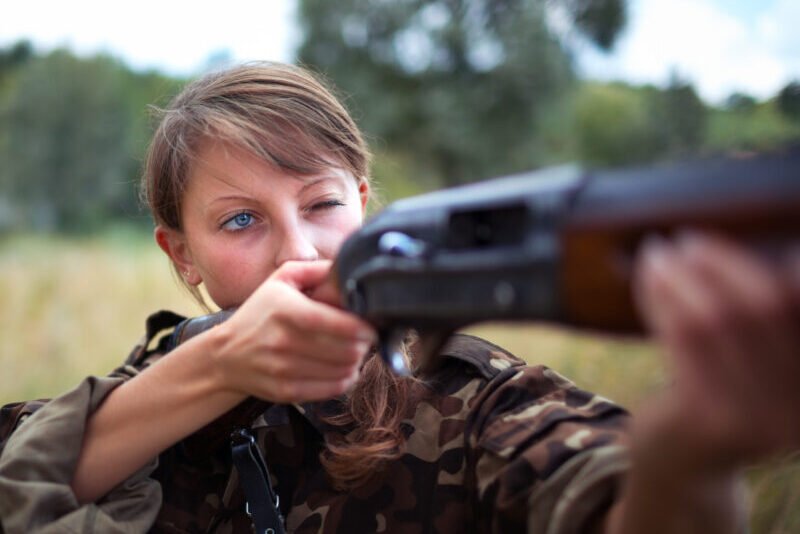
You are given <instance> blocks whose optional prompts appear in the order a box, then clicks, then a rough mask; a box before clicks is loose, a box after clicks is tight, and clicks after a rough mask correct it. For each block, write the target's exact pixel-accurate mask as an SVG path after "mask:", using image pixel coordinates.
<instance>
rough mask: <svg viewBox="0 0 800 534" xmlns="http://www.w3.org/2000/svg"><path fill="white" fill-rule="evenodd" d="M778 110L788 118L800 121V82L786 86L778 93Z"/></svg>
mask: <svg viewBox="0 0 800 534" xmlns="http://www.w3.org/2000/svg"><path fill="white" fill-rule="evenodd" d="M778 108H779V109H780V110H781V112H782V113H783V114H784V115H786V116H787V117H789V118H791V119H793V120H796V121H800V82H799V81H796V80H795V81H792V82H789V83H788V84H786V86H785V87H784V88H783V89H781V91H780V92H779V93H778Z"/></svg>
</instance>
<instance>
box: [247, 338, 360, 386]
mask: <svg viewBox="0 0 800 534" xmlns="http://www.w3.org/2000/svg"><path fill="white" fill-rule="evenodd" d="M359 350H360V351H359V352H357V353H354V352H352V351H351V352H348V353H346V354H341V353H340V354H333V353H332V352H328V353H327V354H328V359H325V358H319V357H318V355H314V357H312V356H310V355H308V354H304V353H301V352H297V351H291V352H272V353H270V354H269V355H264V357H263V358H259V359H258V360H256V367H255V369H254V372H255V373H256V374H259V375H262V376H268V377H270V378H275V379H280V380H301V379H307V380H341V379H344V378H347V377H348V376H350V375H352V374H353V372H354V371H356V370H357V369H358V368H359V367H360V363H361V361H362V359H363V358H364V357H365V356H366V355H367V353H368V352H369V347H368V346H366V345H364V347H363V348H361V349H359Z"/></svg>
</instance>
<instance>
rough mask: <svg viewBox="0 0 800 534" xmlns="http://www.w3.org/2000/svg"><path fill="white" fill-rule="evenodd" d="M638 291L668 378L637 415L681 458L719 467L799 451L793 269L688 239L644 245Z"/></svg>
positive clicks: (799, 346) (798, 300)
mask: <svg viewBox="0 0 800 534" xmlns="http://www.w3.org/2000/svg"><path fill="white" fill-rule="evenodd" d="M636 284H637V286H636V287H637V295H638V300H639V304H640V308H641V310H642V311H643V313H644V315H645V317H646V320H647V322H648V324H649V326H650V328H651V330H652V333H653V335H654V336H655V339H656V341H657V342H658V343H659V344H660V345H661V347H662V348H663V350H664V351H665V353H666V355H667V357H668V359H669V364H670V366H671V371H672V378H673V380H674V384H673V385H672V387H671V388H670V389H669V390H668V391H667V392H666V393H665V394H664V395H663V396H662V397H661V398H660V399H658V400H657V401H656V402H655V403H653V405H651V406H650V408H649V411H645V412H644V413H643V414H642V415H643V416H644V417H647V416H650V417H652V418H653V421H654V422H656V421H657V422H658V423H659V424H663V425H665V427H662V431H663V430H666V429H668V430H669V438H668V443H669V444H670V447H672V448H673V449H675V448H679V449H681V450H680V455H681V460H686V461H688V462H689V463H690V464H691V467H692V469H693V470H695V472H696V470H701V471H703V470H717V469H718V470H725V469H731V468H736V467H739V466H742V465H745V464H747V463H752V462H755V461H758V460H761V459H764V458H765V457H767V456H769V455H772V454H775V453H780V452H785V451H788V450H792V449H797V448H800V262H798V261H796V259H794V260H792V259H788V258H785V259H784V262H783V263H782V264H780V265H777V264H776V265H773V264H768V263H767V262H766V261H763V260H762V259H761V258H759V257H756V256H755V255H754V254H752V253H750V252H749V251H746V250H744V249H743V248H741V247H739V246H737V245H735V244H733V243H731V242H729V241H726V240H724V239H722V238H719V237H712V236H707V235H700V234H686V235H684V236H682V237H680V238H679V239H678V240H677V242H675V243H674V244H670V243H667V242H657V243H651V244H650V246H648V247H646V250H645V251H644V253H643V255H642V258H641V263H640V270H639V272H638V277H637V281H636ZM643 426H644V425H642V426H640V428H642V427H643ZM665 437H666V436H665ZM677 452H678V451H673V454H676V453H677Z"/></svg>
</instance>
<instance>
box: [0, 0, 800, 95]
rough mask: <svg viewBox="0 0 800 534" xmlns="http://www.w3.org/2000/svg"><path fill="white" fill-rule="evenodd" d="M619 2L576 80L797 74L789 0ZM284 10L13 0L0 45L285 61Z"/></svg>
mask: <svg viewBox="0 0 800 534" xmlns="http://www.w3.org/2000/svg"><path fill="white" fill-rule="evenodd" d="M192 5H193V6H199V7H193V8H190V7H189V6H192ZM628 5H629V21H628V25H627V27H626V29H625V31H624V32H623V34H622V35H621V36H620V38H619V40H618V41H617V43H616V46H615V47H614V49H613V51H612V53H610V54H606V53H601V52H599V51H598V50H596V49H595V48H594V47H592V46H590V45H588V44H587V43H585V42H580V41H576V42H574V43H573V46H574V47H575V57H576V65H577V68H578V70H579V72H580V73H581V74H582V75H583V76H584V77H588V78H593V79H601V80H624V81H628V82H632V83H654V84H658V85H663V84H664V83H665V82H666V81H667V80H668V79H669V77H670V74H671V73H672V72H676V73H678V74H679V75H680V76H681V77H682V78H684V79H688V80H690V81H691V82H692V83H694V84H695V86H696V88H697V89H698V92H699V93H700V95H701V96H702V97H703V98H704V99H705V100H707V101H709V102H712V103H721V102H723V101H724V99H725V98H726V97H727V96H728V95H730V94H731V93H732V92H734V91H739V92H744V93H747V94H750V95H752V96H755V97H756V98H759V99H764V98H769V97H771V96H773V95H775V94H776V93H777V92H778V91H779V90H780V89H781V87H783V86H784V85H786V83H788V82H789V81H791V80H793V79H800V31H798V30H796V28H798V27H800V1H798V0H730V1H725V0H629V4H628ZM212 6H213V7H212ZM295 10H296V0H226V1H225V2H215V3H213V4H212V3H205V2H193V3H189V2H185V1H184V2H178V1H168V0H161V1H158V2H156V1H155V0H138V1H137V2H135V3H134V2H124V3H122V2H107V1H105V2H101V1H100V0H70V1H69V2H63V1H60V0H41V1H38V2H14V3H13V4H11V5H10V6H6V7H5V8H4V9H3V15H2V18H0V46H7V45H8V44H10V43H13V42H15V41H17V40H18V39H21V38H27V39H29V40H31V41H32V42H33V43H34V46H35V47H36V48H37V50H41V51H45V50H49V49H52V48H54V47H57V46H68V47H69V48H71V49H72V50H73V51H75V52H76V53H78V54H84V55H89V54H93V53H95V52H98V51H104V52H108V53H111V54H112V55H115V56H118V57H120V58H121V59H123V60H124V61H125V62H126V63H128V64H129V65H131V66H132V67H134V68H137V69H147V68H155V69H159V70H162V71H165V72H168V73H170V74H177V75H191V74H195V73H198V72H201V71H202V70H203V68H204V67H205V66H206V65H207V64H208V62H209V58H211V57H213V56H215V55H216V56H217V57H227V58H230V59H232V60H234V61H247V60H253V59H270V60H276V61H292V60H293V58H294V49H295V47H296V44H297V43H298V42H299V41H300V31H299V29H298V28H297V24H296V23H295Z"/></svg>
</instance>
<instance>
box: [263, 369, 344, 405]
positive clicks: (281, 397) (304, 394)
mask: <svg viewBox="0 0 800 534" xmlns="http://www.w3.org/2000/svg"><path fill="white" fill-rule="evenodd" d="M357 379H358V372H357V371H356V372H354V373H353V374H351V375H349V376H348V377H346V378H343V379H337V380H313V379H311V380H304V379H301V380H275V379H266V380H263V381H262V382H261V383H260V384H258V386H259V387H258V388H256V389H255V390H254V391H253V392H252V394H253V395H255V396H257V397H259V398H262V399H266V400H269V401H274V402H280V403H292V402H309V401H319V400H326V399H330V398H333V397H336V396H338V395H342V394H343V393H345V392H346V391H347V390H348V389H349V388H351V387H352V386H353V384H355V382H356V381H357Z"/></svg>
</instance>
